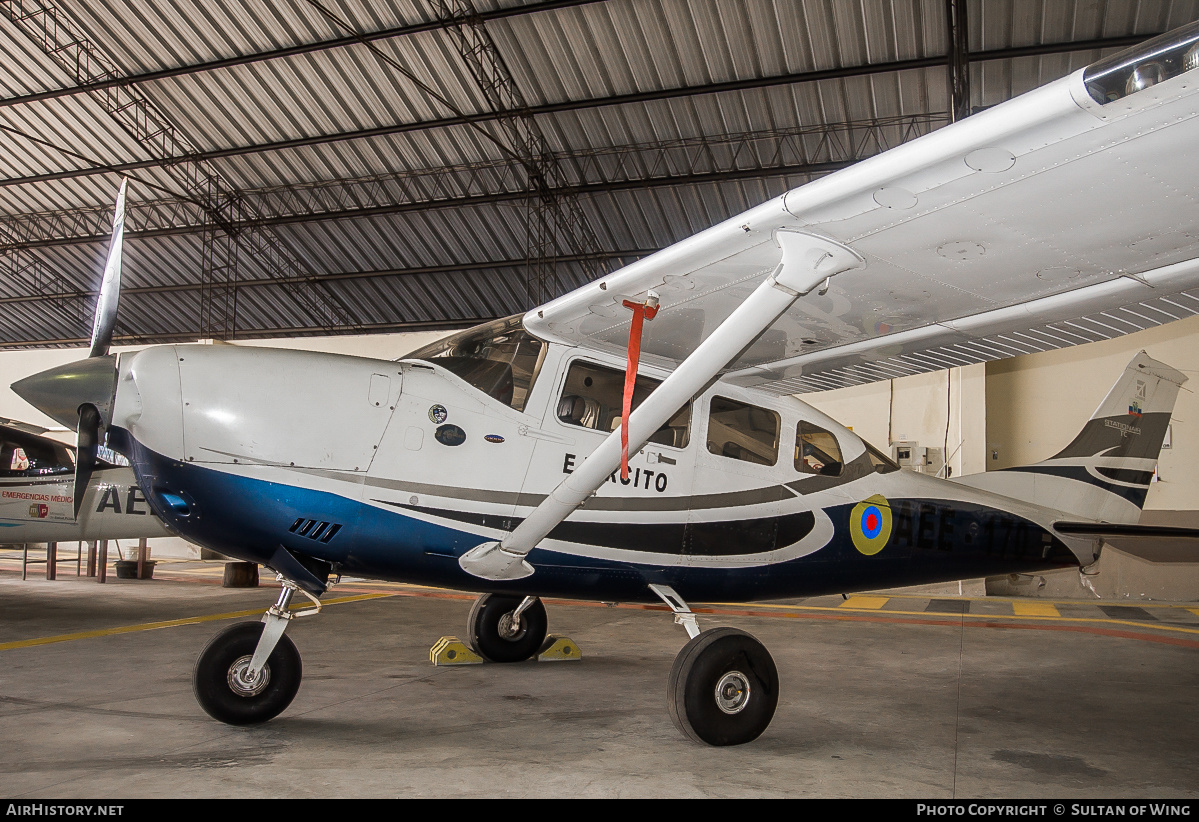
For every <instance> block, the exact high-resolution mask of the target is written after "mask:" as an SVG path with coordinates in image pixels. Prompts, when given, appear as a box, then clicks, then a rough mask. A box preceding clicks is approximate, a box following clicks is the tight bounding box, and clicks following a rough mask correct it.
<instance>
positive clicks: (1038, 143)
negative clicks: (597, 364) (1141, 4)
mask: <svg viewBox="0 0 1199 822" xmlns="http://www.w3.org/2000/svg"><path fill="white" fill-rule="evenodd" d="M1197 65H1199V23H1193V24H1191V25H1189V26H1186V27H1184V28H1182V29H1178V30H1176V31H1174V32H1171V33H1169V34H1166V35H1162V36H1161V37H1159V38H1155V39H1153V40H1150V41H1148V42H1146V43H1144V44H1141V45H1140V46H1137V47H1135V48H1133V49H1130V50H1128V51H1126V52H1122V53H1121V54H1118V55H1115V56H1113V57H1109V58H1106V59H1104V60H1103V61H1100V62H1099V63H1096V64H1094V65H1092V66H1090V67H1088V68H1086V69H1083V70H1080V71H1078V72H1075V73H1074V74H1072V75H1070V76H1068V77H1065V78H1063V79H1061V80H1058V81H1056V82H1053V83H1050V84H1049V85H1046V86H1043V87H1041V88H1039V89H1037V90H1035V91H1032V92H1030V93H1028V94H1025V95H1023V96H1021V97H1018V98H1015V99H1013V100H1011V101H1008V102H1006V103H1003V104H1001V105H998V106H995V107H993V108H991V109H988V110H986V111H983V112H980V113H978V114H975V115H974V116H972V117H969V118H968V119H965V120H963V121H961V122H958V123H955V124H953V125H950V126H947V127H945V128H943V129H941V130H939V131H937V132H934V133H932V134H929V135H926V136H924V137H921V138H919V139H917V140H914V141H912V142H910V143H907V144H905V145H902V146H900V147H898V148H895V149H892V150H890V151H887V152H885V153H883V154H880V155H878V156H876V157H873V158H871V159H868V160H865V161H863V162H861V163H858V164H857V165H855V166H853V167H851V168H847V169H845V170H843V171H839V172H837V173H835V174H832V175H829V176H827V177H824V178H822V179H820V180H817V181H815V182H812V183H809V184H808V185H805V186H803V187H801V188H797V189H794V190H792V191H789V192H787V193H786V194H784V195H783V196H781V197H778V198H775V199H774V200H771V201H769V202H767V203H764V204H763V205H760V206H758V207H756V208H753V209H751V210H749V211H746V212H745V213H743V214H741V215H739V216H737V217H734V218H732V219H730V220H727V221H725V222H723V223H720V224H718V225H716V226H714V227H712V228H710V229H708V230H706V231H704V232H702V233H700V234H697V235H695V236H694V237H691V238H689V239H687V240H684V241H682V242H680V243H677V244H676V245H674V246H671V247H669V248H667V249H665V250H663V251H660V252H658V253H656V254H654V255H652V256H650V257H647V258H645V259H643V260H640V261H638V262H636V263H634V264H632V265H630V266H627V267H625V268H623V269H621V270H620V271H617V272H615V273H613V274H612V275H610V276H607V277H605V278H603V279H602V280H600V281H597V282H594V283H591V284H589V285H587V286H584V287H583V288H580V289H578V290H577V291H574V292H572V293H570V294H567V295H565V296H563V297H561V298H559V299H557V300H554V301H553V302H550V303H548V304H546V305H544V306H542V307H541V308H539V309H535V310H534V311H532V312H530V313H529V314H528V315H526V317H525V326H526V328H528V330H529V331H531V332H533V333H534V334H537V335H538V336H541V337H543V338H546V339H549V340H554V341H557V342H562V343H566V344H572V345H581V346H585V347H594V348H601V349H606V350H608V351H611V352H612V353H615V354H618V355H619V354H623V352H624V350H625V346H626V343H627V340H628V327H629V320H630V312H629V311H628V310H627V309H626V308H624V307H623V306H622V301H623V300H632V301H635V302H643V301H644V300H645V299H646V294H647V292H648V291H649V290H651V289H652V290H654V291H655V292H657V294H658V295H659V297H660V300H661V306H662V310H661V312H660V313H659V315H658V316H657V318H656V319H655V320H654V321H653V322H651V323H647V324H646V326H645V336H644V339H643V341H642V356H643V358H645V359H646V360H647V361H656V362H657V363H658V364H659V365H666V366H668V367H669V366H672V365H673V364H676V363H678V362H681V361H682V360H683V359H685V358H686V357H687V355H688V354H689V353H691V352H692V351H693V350H695V348H696V346H697V345H698V344H699V342H701V341H702V340H704V339H705V338H706V337H707V336H708V335H709V334H711V333H712V331H713V330H714V329H715V328H716V327H718V326H719V325H720V324H721V323H722V322H723V321H724V320H725V319H726V318H727V317H728V316H729V315H730V313H731V312H732V311H733V310H734V309H735V308H736V307H737V306H738V305H740V304H741V302H742V301H744V300H745V299H746V297H747V296H748V295H749V294H750V293H751V292H753V290H754V289H755V288H756V287H757V286H758V285H759V284H760V283H761V282H762V281H763V280H765V279H766V278H767V276H769V275H770V273H771V272H772V271H773V270H774V269H775V268H776V266H777V265H778V264H779V262H780V259H781V255H782V252H781V249H780V245H779V243H778V241H777V237H778V232H780V230H781V231H783V232H793V231H801V232H804V233H806V234H811V235H816V236H823V237H827V238H829V239H831V240H833V241H836V242H839V243H841V244H843V245H845V246H848V247H849V248H850V249H852V250H853V251H854V252H856V253H857V254H859V255H860V256H861V257H862V258H864V259H865V261H866V264H865V266H864V267H861V268H858V269H855V270H849V271H845V272H843V273H841V274H839V275H837V276H835V277H834V278H833V279H832V280H831V283H830V284H829V288H828V290H827V292H824V293H823V295H818V294H817V293H811V294H809V295H807V296H806V297H804V298H803V299H801V300H797V301H796V302H795V304H794V305H793V306H792V307H791V308H790V309H789V310H788V311H787V312H786V313H785V314H784V315H783V316H782V317H781V318H780V319H779V320H778V321H776V322H775V323H774V324H773V325H772V326H771V327H770V328H769V329H768V330H767V331H766V332H765V333H764V334H763V335H762V336H761V337H760V338H759V339H758V340H757V342H756V343H755V344H754V345H753V346H752V347H750V348H748V349H747V350H745V351H744V352H742V354H741V356H740V357H739V358H737V359H736V360H735V361H734V362H733V363H732V364H731V365H730V366H729V368H728V369H727V370H726V372H725V374H724V379H726V380H730V381H733V382H737V383H740V384H742V385H747V386H754V387H758V388H762V389H765V390H768V391H773V392H776V393H780V394H781V393H796V392H801V391H811V390H821V389H827V388H836V387H840V386H845V385H852V384H857V383H863V382H870V381H873V380H879V379H887V378H891V377H898V376H904V375H907V374H914V373H919V372H924V371H931V370H937V369H940V368H948V367H953V366H959V365H964V364H969V363H977V362H983V361H987V360H994V359H1001V358H1004V357H1009V356H1015V355H1019V354H1025V353H1032V352H1036V351H1045V350H1049V349H1054V348H1062V347H1066V346H1070V345H1076V344H1079V343H1085V342H1091V341H1094V340H1100V339H1108V338H1112V337H1116V336H1120V335H1122V334H1126V333H1131V332H1134V331H1138V330H1141V329H1143V328H1147V327H1150V326H1154V325H1160V324H1162V323H1165V322H1169V321H1171V320H1175V319H1179V318H1182V317H1186V316H1191V315H1193V314H1196V313H1199V259H1197V258H1199V205H1197V202H1196V195H1195V183H1196V181H1199V152H1196V151H1195V150H1194V147H1195V146H1196V145H1199V119H1196V115H1197V114H1199V71H1196V70H1195V68H1196V66H1197ZM1100 100H1103V101H1104V102H1102V103H1101V102H1100Z"/></svg>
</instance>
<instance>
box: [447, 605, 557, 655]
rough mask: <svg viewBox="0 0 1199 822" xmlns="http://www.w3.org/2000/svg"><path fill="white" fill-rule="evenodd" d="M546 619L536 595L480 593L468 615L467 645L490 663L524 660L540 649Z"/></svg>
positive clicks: (546, 622)
mask: <svg viewBox="0 0 1199 822" xmlns="http://www.w3.org/2000/svg"><path fill="white" fill-rule="evenodd" d="M548 627H549V620H548V618H547V617H546V614H545V606H544V605H542V604H541V600H540V599H538V598H537V597H523V598H522V597H516V596H507V595H504V594H483V595H482V596H481V597H479V598H478V599H476V600H475V604H474V607H472V608H471V609H470V616H469V617H468V618H467V625H466V630H467V637H468V638H469V642H470V647H471V648H472V649H473V650H474V651H475V653H477V654H478V655H479V656H481V657H483V658H484V659H486V660H487V661H489V662H523V661H524V660H526V659H528V658H529V657H531V656H533V655H534V654H536V653H537V652H538V651H540V650H541V646H542V643H544V642H545V633H546V630H547V628H548Z"/></svg>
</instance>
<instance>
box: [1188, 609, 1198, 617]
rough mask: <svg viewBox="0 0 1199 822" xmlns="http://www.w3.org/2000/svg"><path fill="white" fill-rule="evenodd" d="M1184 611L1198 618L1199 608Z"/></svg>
mask: <svg viewBox="0 0 1199 822" xmlns="http://www.w3.org/2000/svg"><path fill="white" fill-rule="evenodd" d="M1186 610H1188V611H1190V612H1191V613H1192V614H1194V615H1195V616H1199V608H1187V609H1186Z"/></svg>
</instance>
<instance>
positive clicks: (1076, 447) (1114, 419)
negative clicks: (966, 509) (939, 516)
mask: <svg viewBox="0 0 1199 822" xmlns="http://www.w3.org/2000/svg"><path fill="white" fill-rule="evenodd" d="M1186 379H1187V378H1186V377H1185V376H1184V375H1183V374H1182V372H1180V371H1177V370H1175V369H1173V368H1171V367H1170V366H1168V365H1166V364H1165V363H1161V362H1158V361H1157V360H1154V359H1153V358H1152V357H1150V356H1149V355H1148V354H1146V353H1145V352H1144V351H1142V352H1141V353H1139V354H1137V355H1136V356H1135V357H1133V359H1132V362H1130V363H1129V364H1128V367H1127V368H1125V369H1124V373H1123V374H1121V375H1120V378H1119V379H1118V380H1116V384H1115V385H1113V386H1112V389H1111V391H1109V392H1108V394H1107V397H1106V398H1104V400H1103V402H1102V403H1100V404H1099V408H1098V409H1097V410H1096V411H1095V413H1094V414H1093V415H1092V416H1091V419H1090V420H1088V421H1087V424H1086V425H1085V426H1083V429H1082V431H1080V432H1079V433H1078V436H1076V437H1075V438H1074V440H1073V441H1072V442H1071V443H1070V444H1069V445H1067V446H1066V447H1065V448H1063V449H1062V450H1061V451H1059V452H1058V453H1057V454H1054V455H1053V456H1052V457H1050V458H1049V459H1047V460H1045V461H1044V462H1038V463H1036V464H1035V465H1027V466H1022V467H1019V468H1007V469H1004V470H1002V471H993V472H990V473H988V474H976V475H974V476H972V477H963V482H964V483H965V484H968V485H973V486H974V487H977V488H984V489H985V490H988V491H994V492H996V493H999V494H1003V495H1004V496H1009V497H1015V498H1016V499H1022V500H1026V501H1028V502H1034V503H1036V504H1037V505H1042V506H1045V507H1048V508H1056V509H1058V510H1061V511H1063V512H1067V513H1069V514H1071V515H1073V516H1075V517H1078V518H1079V519H1082V520H1089V521H1093V522H1114V523H1135V522H1137V521H1138V520H1139V519H1140V516H1141V508H1142V507H1144V505H1145V497H1146V495H1147V494H1148V493H1149V483H1150V482H1151V481H1152V479H1153V470H1154V467H1155V466H1156V464H1157V458H1158V454H1159V453H1160V452H1161V447H1162V442H1163V441H1164V440H1165V436H1166V428H1167V426H1168V425H1169V424H1170V415H1171V413H1173V411H1174V402H1175V400H1176V399H1177V398H1178V389H1179V388H1180V387H1182V384H1183V383H1184V382H1186Z"/></svg>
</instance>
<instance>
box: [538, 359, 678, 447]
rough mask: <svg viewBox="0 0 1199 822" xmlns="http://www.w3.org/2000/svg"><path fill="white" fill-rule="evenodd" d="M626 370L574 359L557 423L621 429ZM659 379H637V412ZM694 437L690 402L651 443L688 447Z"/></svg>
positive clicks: (635, 390)
mask: <svg viewBox="0 0 1199 822" xmlns="http://www.w3.org/2000/svg"><path fill="white" fill-rule="evenodd" d="M624 379H625V375H624V372H623V371H618V370H616V369H615V368H605V367H604V366H602V365H596V364H595V363H591V362H586V361H584V360H575V361H574V362H573V363H571V364H570V369H569V370H568V371H567V372H566V384H565V385H564V386H563V388H562V396H561V397H560V398H559V399H558V409H557V414H558V420H559V421H560V422H563V423H565V424H566V425H577V426H579V427H580V428H590V429H592V430H595V431H603V432H604V433H608V432H610V431H615V430H616V429H617V428H619V427H620V423H621V415H622V413H623V411H624ZM659 384H660V381H659V380H654V379H650V378H649V377H637V380H636V382H634V383H633V408H634V409H635V408H636V407H637V406H639V405H640V404H641V403H642V402H644V401H645V398H646V397H648V396H649V395H650V393H651V392H652V391H653V390H654V389H655V388H657V387H658V385H659ZM690 436H691V404H690V403H688V404H687V405H686V407H684V408H683V409H682V410H681V411H679V412H678V413H677V414H675V415H674V416H673V417H672V418H671V419H670V420H669V421H668V422H667V423H666V425H664V426H662V427H661V428H659V429H658V430H657V431H655V432H654V435H653V436H652V437H650V438H649V441H650V442H652V443H655V444H657V445H668V446H670V447H671V448H686V447H687V442H688V441H689V439H690Z"/></svg>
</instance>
